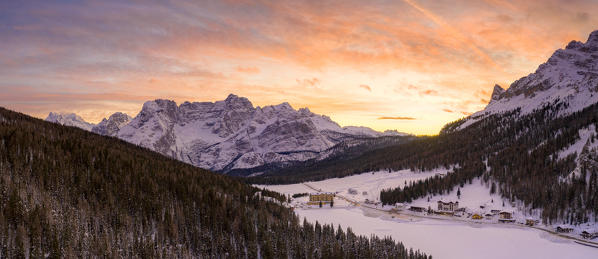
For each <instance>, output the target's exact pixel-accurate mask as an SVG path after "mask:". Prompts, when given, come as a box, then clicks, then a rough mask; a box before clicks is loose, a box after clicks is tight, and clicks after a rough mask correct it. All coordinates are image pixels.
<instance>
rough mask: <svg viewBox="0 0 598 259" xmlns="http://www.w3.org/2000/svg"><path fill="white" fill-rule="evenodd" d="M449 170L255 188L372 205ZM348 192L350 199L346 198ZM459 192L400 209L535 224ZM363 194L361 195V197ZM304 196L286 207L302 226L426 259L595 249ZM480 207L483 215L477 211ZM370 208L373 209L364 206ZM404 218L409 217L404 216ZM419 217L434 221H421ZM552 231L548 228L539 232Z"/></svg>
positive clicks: (484, 193) (472, 190) (563, 254)
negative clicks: (454, 211)
mask: <svg viewBox="0 0 598 259" xmlns="http://www.w3.org/2000/svg"><path fill="white" fill-rule="evenodd" d="M449 171H450V170H449V169H437V170H433V171H428V172H421V173H417V172H411V171H409V170H402V171H398V172H391V173H388V172H386V171H382V172H373V173H372V172H369V173H364V174H359V175H354V176H349V177H344V178H334V179H327V180H323V181H317V182H307V183H305V184H303V183H302V184H290V185H266V186H264V185H258V186H257V187H260V188H267V189H270V190H273V191H277V192H280V193H285V194H287V195H292V194H295V193H313V192H316V191H315V190H313V189H311V188H309V187H308V186H311V187H313V188H316V189H321V191H323V192H337V193H338V194H339V195H342V196H343V197H347V198H350V199H353V200H356V201H360V202H363V201H365V199H369V200H373V201H377V200H378V196H379V192H380V190H382V189H384V188H389V187H393V188H394V187H397V186H401V187H402V186H404V185H405V181H407V184H409V182H410V181H417V180H420V179H425V178H427V177H431V176H434V175H436V174H446V173H448V172H449ZM349 188H351V189H353V190H355V191H356V192H357V193H356V194H350V193H349ZM460 189H461V198H460V199H459V198H458V197H457V187H455V189H454V190H453V191H451V192H449V193H448V194H444V195H436V196H430V202H428V197H423V198H420V199H417V200H415V201H413V202H412V203H411V204H405V205H406V207H408V206H410V205H413V206H420V207H428V206H430V207H432V208H433V209H436V208H437V201H438V200H443V201H445V202H448V201H459V207H467V211H472V212H476V213H482V214H483V215H485V214H487V213H490V211H491V210H493V209H496V210H501V211H509V212H513V217H514V218H515V219H516V221H517V222H524V221H525V219H526V218H534V219H537V218H538V217H537V215H538V211H533V213H532V214H533V215H525V214H524V213H523V212H522V211H521V210H519V209H518V206H520V204H511V203H509V202H508V200H505V205H504V207H503V205H502V202H503V199H502V198H501V197H500V196H499V195H498V194H497V193H496V194H490V188H489V186H487V185H486V184H484V183H482V182H481V180H480V179H474V180H473V181H472V184H465V185H464V186H463V187H462V188H460ZM364 191H366V192H367V194H365V195H364V194H363V192H364ZM307 200H308V197H307V196H304V197H300V198H297V199H294V200H293V201H292V202H291V204H290V206H293V207H295V208H296V209H295V211H296V213H297V214H298V215H299V216H300V217H301V218H303V217H305V218H306V219H307V220H308V221H311V222H315V221H316V220H317V221H319V222H320V223H328V224H330V223H332V224H334V225H335V226H337V225H339V224H340V225H341V226H342V227H350V228H352V229H353V231H354V232H355V233H356V234H363V235H366V236H369V235H370V234H376V235H378V236H381V237H382V236H391V237H393V239H395V240H398V241H401V242H403V243H404V244H405V245H406V246H407V247H412V248H414V249H419V250H421V251H423V252H426V253H429V254H431V255H432V256H433V257H434V258H501V259H502V258H597V256H598V249H597V248H591V247H587V246H583V245H580V244H576V243H574V242H572V241H570V240H568V239H564V238H561V237H557V236H554V235H552V234H549V233H547V232H544V231H542V230H538V229H531V228H527V227H524V226H523V225H521V224H519V223H508V224H502V223H497V219H498V216H494V217H491V219H486V218H485V219H484V220H481V221H475V220H471V219H467V218H465V217H454V218H451V217H447V216H438V215H437V216H431V215H425V213H423V214H419V215H418V214H417V213H413V214H412V215H409V214H402V215H396V214H395V216H394V217H391V216H390V214H387V213H386V212H384V211H382V210H385V209H389V206H386V207H385V208H384V209H382V208H381V207H380V206H377V207H376V208H377V209H372V208H368V207H364V206H365V205H363V204H362V206H359V207H356V206H355V205H353V204H350V203H348V202H346V201H344V200H343V199H341V198H339V197H337V198H335V201H334V207H332V208H331V207H330V206H329V205H324V206H323V207H322V208H319V206H318V205H311V206H307V205H305V204H304V203H305V202H306V201H307ZM480 205H481V206H484V209H481V208H480ZM367 206H372V207H373V206H375V205H367ZM406 213H409V212H406ZM421 216H426V217H434V218H422V217H421ZM541 227H544V228H547V229H550V230H552V227H553V226H548V227H546V226H541ZM589 227H592V226H591V225H587V226H583V227H582V226H579V227H577V228H576V231H575V233H574V234H572V236H577V235H578V233H577V232H580V231H581V230H579V231H578V228H579V229H581V228H589Z"/></svg>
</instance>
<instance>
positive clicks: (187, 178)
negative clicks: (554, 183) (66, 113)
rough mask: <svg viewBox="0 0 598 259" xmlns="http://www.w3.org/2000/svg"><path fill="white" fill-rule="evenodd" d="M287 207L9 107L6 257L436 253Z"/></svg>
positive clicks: (0, 226) (3, 161)
mask: <svg viewBox="0 0 598 259" xmlns="http://www.w3.org/2000/svg"><path fill="white" fill-rule="evenodd" d="M265 197H266V198H265ZM285 200H286V199H285V197H284V196H283V195H281V194H278V193H274V192H269V191H265V190H259V189H257V188H254V187H252V186H250V185H247V184H245V183H242V182H240V181H239V180H238V179H234V178H231V177H228V176H225V175H221V174H215V173H211V172H208V171H206V170H202V169H199V168H195V167H193V166H191V165H188V164H185V163H182V162H178V161H175V160H172V159H170V158H167V157H164V156H162V155H160V154H158V153H155V152H152V151H149V150H147V149H143V148H140V147H137V146H135V145H131V144H128V143H126V142H124V141H121V140H118V139H116V138H110V137H104V136H100V135H96V134H93V133H89V132H86V131H83V130H80V129H77V128H72V127H64V126H60V125H57V124H52V123H48V122H44V121H41V120H39V119H35V118H31V117H29V116H26V115H23V114H20V113H16V112H12V111H9V110H6V109H3V108H0V258H27V257H29V258H44V257H48V258H75V257H76V258H81V257H84V258H87V257H107V258H114V257H137V258H189V257H201V258H257V257H258V255H259V256H261V257H263V258H431V257H428V256H426V255H425V254H423V253H421V252H419V251H413V250H412V249H407V248H405V247H404V246H403V244H401V243H400V242H396V241H393V240H392V239H390V238H388V237H385V238H378V237H375V236H371V237H364V236H358V235H356V234H354V233H353V232H352V231H351V229H343V228H341V227H340V226H339V227H334V226H330V225H320V224H319V223H316V224H310V223H308V222H305V221H303V222H301V220H300V219H299V218H298V217H297V216H296V215H295V214H294V213H293V212H292V210H291V209H289V208H286V207H284V206H282V205H281V204H282V203H283V202H285Z"/></svg>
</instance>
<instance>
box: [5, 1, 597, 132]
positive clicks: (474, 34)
mask: <svg viewBox="0 0 598 259" xmlns="http://www.w3.org/2000/svg"><path fill="white" fill-rule="evenodd" d="M597 11H598V1H597V0H545V1H510V0H484V1H481V0H477V1H469V0H395V1H377V0H372V1H361V0H344V1H298V0H294V1H293V0H291V1H284V0H277V1H250V0H220V1H201V0H200V1H179V0H170V1H141V0H137V1H111V0H102V1H99V0H98V1H74V0H72V1H66V0H65V1H51V0H48V1H38V2H35V1H1V2H0V39H1V40H0V68H1V69H0V106H4V107H6V108H9V109H13V110H17V111H20V112H23V113H26V114H30V115H33V116H36V117H39V118H45V117H46V116H47V114H48V113H49V112H51V111H55V112H75V113H77V114H79V115H81V117H83V118H84V119H85V120H87V121H89V122H93V123H97V122H99V121H101V119H102V118H104V117H108V116H109V115H110V114H112V113H114V112H117V111H122V112H126V113H128V114H129V115H131V116H135V115H136V114H137V113H138V112H139V111H140V109H141V106H142V104H143V103H144V102H145V101H148V100H154V99H157V98H162V99H172V100H175V101H176V102H177V103H182V102H184V101H216V100H223V99H225V98H226V97H227V95H228V94H230V93H233V94H236V95H239V96H244V97H247V98H248V99H249V100H251V101H252V103H253V104H254V106H265V105H274V104H279V103H282V102H289V103H290V104H291V105H292V106H293V107H294V108H296V109H298V108H302V107H308V108H309V109H310V110H311V111H312V112H315V113H318V114H325V115H328V116H330V117H331V118H332V119H333V120H335V121H336V122H338V123H339V124H340V125H342V126H348V125H355V126H367V127H371V128H373V129H376V130H387V129H396V130H399V131H402V132H408V133H413V134H437V133H438V131H439V130H440V128H441V127H442V126H443V125H444V124H446V123H447V122H451V121H454V120H457V119H459V118H462V117H464V116H467V115H469V114H471V113H473V112H476V111H478V110H481V109H483V108H484V107H485V105H486V104H487V103H488V100H489V98H490V94H491V91H492V89H493V87H494V85H495V84H499V85H501V86H503V87H505V88H507V87H508V86H509V85H510V83H511V82H513V81H514V80H517V79H519V78H521V77H523V76H526V75H528V74H529V73H532V72H534V71H535V69H536V68H537V67H538V65H540V64H541V63H543V62H545V61H546V60H547V59H548V57H550V55H551V54H552V53H553V52H554V51H555V50H556V49H559V48H564V46H566V44H567V43H568V42H570V41H571V40H579V41H583V42H585V41H586V39H587V37H588V35H589V33H590V32H592V31H593V30H596V29H598V18H597V16H596V15H592V13H596V12H597Z"/></svg>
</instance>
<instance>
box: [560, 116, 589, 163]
mask: <svg viewBox="0 0 598 259" xmlns="http://www.w3.org/2000/svg"><path fill="white" fill-rule="evenodd" d="M592 134H596V127H595V126H594V124H592V125H590V126H589V127H586V128H583V129H580V130H579V139H578V140H577V141H576V142H575V143H573V144H572V145H571V146H569V147H567V148H566V149H564V150H562V151H561V152H559V154H558V156H559V159H563V158H565V157H567V156H569V155H571V154H575V153H577V155H579V154H581V150H582V149H583V147H584V146H585V145H586V143H587V142H588V139H590V137H592ZM597 145H598V142H596V143H595V144H594V145H593V146H589V147H588V148H593V147H595V146H597Z"/></svg>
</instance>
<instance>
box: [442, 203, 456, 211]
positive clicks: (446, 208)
mask: <svg viewBox="0 0 598 259" xmlns="http://www.w3.org/2000/svg"><path fill="white" fill-rule="evenodd" d="M458 208H459V202H458V201H457V202H452V201H450V202H443V201H438V210H439V211H455V210H456V209H458Z"/></svg>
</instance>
